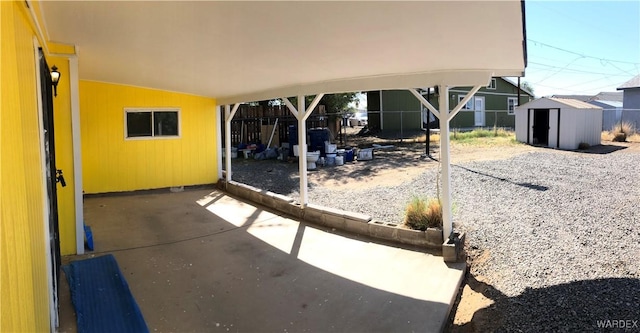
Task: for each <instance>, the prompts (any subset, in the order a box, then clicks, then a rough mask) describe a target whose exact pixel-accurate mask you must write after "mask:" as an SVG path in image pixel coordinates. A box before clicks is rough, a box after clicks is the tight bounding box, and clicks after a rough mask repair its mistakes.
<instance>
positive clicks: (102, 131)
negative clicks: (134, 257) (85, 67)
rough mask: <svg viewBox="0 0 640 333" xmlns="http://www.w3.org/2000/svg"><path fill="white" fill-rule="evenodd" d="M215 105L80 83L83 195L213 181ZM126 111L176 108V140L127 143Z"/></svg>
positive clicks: (207, 100) (195, 98)
mask: <svg viewBox="0 0 640 333" xmlns="http://www.w3.org/2000/svg"><path fill="white" fill-rule="evenodd" d="M215 104H216V102H215V100H214V99H211V98H205V97H199V96H194V95H187V94H180V93H174V92H167V91H161V90H153V89H146V88H139V87H131V86H123V85H116V84H109V83H102V82H93V81H82V80H81V81H80V121H81V136H82V164H83V182H84V191H85V193H106V192H122V191H134V190H143V189H154V188H163V187H171V186H185V185H199V184H210V183H215V182H216V181H217V180H218V178H219V175H218V174H217V173H218V172H217V168H216V161H217V156H216V154H217V153H216V147H217V144H218V143H217V142H216V140H217V139H216V131H217V130H219V126H220V124H217V123H216V121H215V112H216V109H215ZM125 108H179V109H180V123H181V124H180V137H179V138H162V139H137V140H126V139H125V126H124V123H125V120H124V117H125V114H124V109H125Z"/></svg>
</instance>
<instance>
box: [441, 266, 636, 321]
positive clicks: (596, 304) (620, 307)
mask: <svg viewBox="0 0 640 333" xmlns="http://www.w3.org/2000/svg"><path fill="white" fill-rule="evenodd" d="M467 285H468V286H469V287H470V288H471V289H473V290H474V291H476V292H479V293H481V294H482V295H483V296H485V297H487V298H489V299H491V300H493V302H494V303H493V304H492V305H490V306H488V307H486V308H483V309H480V310H478V311H476V312H475V313H474V315H473V318H472V320H471V321H470V322H469V323H466V324H464V325H451V326H448V327H447V330H450V331H451V332H492V331H499V332H501V331H506V332H593V331H607V332H611V331H622V332H624V331H626V332H637V331H639V330H640V294H639V293H638V290H640V280H639V279H632V278H606V279H596V280H582V281H575V282H571V283H565V284H559V285H554V286H550V287H545V288H536V289H532V288H527V289H526V290H525V291H524V292H523V293H522V294H520V295H518V296H514V297H508V296H506V295H504V294H502V293H501V292H500V291H499V290H497V289H495V288H494V287H493V286H491V285H489V284H486V283H484V282H481V281H478V280H476V279H475V277H474V276H473V275H469V276H468V280H467Z"/></svg>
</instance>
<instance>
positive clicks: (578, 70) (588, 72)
mask: <svg viewBox="0 0 640 333" xmlns="http://www.w3.org/2000/svg"><path fill="white" fill-rule="evenodd" d="M529 64H532V65H538V66H545V67H547V68H549V69H548V70H551V69H558V68H562V67H560V66H553V65H547V64H543V63H539V62H535V61H529ZM539 70H546V69H543V68H539ZM565 70H566V71H571V72H574V73H576V74H578V73H582V74H593V75H609V76H625V77H626V76H629V75H628V74H612V73H602V72H590V71H583V70H580V69H573V68H567V69H565Z"/></svg>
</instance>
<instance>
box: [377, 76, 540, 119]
mask: <svg viewBox="0 0 640 333" xmlns="http://www.w3.org/2000/svg"><path fill="white" fill-rule="evenodd" d="M470 89H471V88H470V87H452V88H451V89H449V108H450V109H453V108H454V107H455V106H456V105H457V104H458V103H459V102H460V101H462V99H463V98H464V97H465V96H466V95H467V93H468V92H469V90H470ZM420 91H421V93H422V95H423V96H424V97H425V98H426V99H427V100H428V101H429V102H430V103H431V104H432V105H433V106H434V107H436V108H438V95H437V93H438V92H437V91H434V90H433V89H422V90H420ZM533 99H534V96H533V94H532V93H531V92H529V91H527V90H525V89H520V103H518V86H517V84H515V83H513V82H511V81H510V80H508V79H505V78H502V77H495V78H492V79H491V83H490V84H489V85H488V86H486V87H484V88H481V89H480V90H479V91H478V92H477V93H476V94H475V96H474V97H473V98H472V99H471V100H469V102H467V104H466V105H465V106H464V107H463V108H462V110H460V112H459V113H458V114H457V115H456V116H455V118H453V120H451V127H452V128H474V127H493V126H497V127H507V128H515V113H514V108H515V107H516V106H518V105H522V104H524V103H527V102H529V101H532V100H533ZM367 106H368V110H367V113H368V123H369V127H371V128H375V129H379V130H383V131H401V130H407V131H411V130H419V129H421V128H424V123H425V122H426V119H427V116H426V109H425V108H424V107H422V105H421V104H420V102H419V101H418V99H417V98H416V97H415V96H413V95H412V94H411V93H410V92H409V91H408V90H378V91H368V92H367ZM431 119H432V120H433V117H432V118H431Z"/></svg>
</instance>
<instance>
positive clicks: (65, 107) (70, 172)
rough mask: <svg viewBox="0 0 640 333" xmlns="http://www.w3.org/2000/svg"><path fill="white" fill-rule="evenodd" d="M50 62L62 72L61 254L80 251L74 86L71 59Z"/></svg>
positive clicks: (58, 111) (57, 120)
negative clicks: (76, 197)
mask: <svg viewBox="0 0 640 333" xmlns="http://www.w3.org/2000/svg"><path fill="white" fill-rule="evenodd" d="M47 61H48V63H49V66H53V65H56V67H58V71H59V72H60V73H61V76H60V77H61V78H63V79H61V80H60V82H59V83H58V87H57V91H58V96H57V97H55V98H54V99H53V109H54V112H53V116H54V118H53V121H54V124H55V132H54V133H55V143H56V147H55V148H56V168H57V169H59V170H62V171H63V174H64V179H65V181H66V183H67V186H66V187H61V186H59V187H58V191H57V196H58V226H59V232H60V254H62V255H69V254H75V253H76V209H75V192H74V188H75V177H74V165H73V137H72V133H73V132H72V130H71V92H70V91H71V89H70V83H69V82H70V80H69V60H68V59H67V58H62V57H48V58H47Z"/></svg>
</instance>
